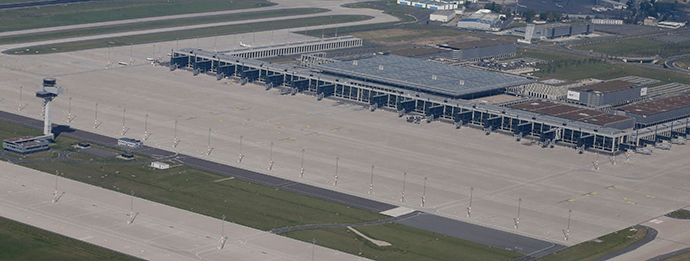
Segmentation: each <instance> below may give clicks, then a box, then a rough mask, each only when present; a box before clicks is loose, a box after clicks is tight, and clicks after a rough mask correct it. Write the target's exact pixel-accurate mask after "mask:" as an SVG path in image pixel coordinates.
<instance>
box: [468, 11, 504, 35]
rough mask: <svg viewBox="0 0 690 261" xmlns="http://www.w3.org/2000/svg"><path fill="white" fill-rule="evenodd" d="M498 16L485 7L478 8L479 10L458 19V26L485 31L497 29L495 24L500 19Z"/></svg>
mask: <svg viewBox="0 0 690 261" xmlns="http://www.w3.org/2000/svg"><path fill="white" fill-rule="evenodd" d="M499 18H500V16H499V14H494V13H491V11H490V10H487V9H480V10H479V11H477V12H474V13H473V14H470V15H468V16H466V17H464V18H462V19H460V21H458V27H459V28H466V29H478V30H485V31H498V28H497V27H496V24H497V23H498V21H499V20H500V19H499Z"/></svg>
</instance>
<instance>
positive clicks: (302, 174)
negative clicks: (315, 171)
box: [299, 149, 304, 178]
mask: <svg viewBox="0 0 690 261" xmlns="http://www.w3.org/2000/svg"><path fill="white" fill-rule="evenodd" d="M299 177H300V178H301V177H304V149H302V164H301V165H300V171H299Z"/></svg>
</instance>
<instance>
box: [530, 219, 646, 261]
mask: <svg viewBox="0 0 690 261" xmlns="http://www.w3.org/2000/svg"><path fill="white" fill-rule="evenodd" d="M646 235H647V230H646V229H644V228H641V227H635V228H634V229H633V228H626V229H623V230H620V231H616V232H613V233H611V234H608V235H605V236H602V237H600V238H597V239H595V240H592V241H587V242H584V243H580V244H577V245H575V246H571V247H569V248H566V249H563V250H561V251H558V252H556V253H553V254H550V255H548V256H545V257H542V258H539V259H537V260H538V261H550V260H554V261H556V260H557V261H575V260H578V261H585V260H593V259H596V258H598V257H602V256H604V255H607V254H610V253H613V252H616V251H618V250H621V249H624V248H626V247H627V246H629V245H631V244H633V243H635V242H637V241H639V240H641V239H643V238H644V237H645V236H646Z"/></svg>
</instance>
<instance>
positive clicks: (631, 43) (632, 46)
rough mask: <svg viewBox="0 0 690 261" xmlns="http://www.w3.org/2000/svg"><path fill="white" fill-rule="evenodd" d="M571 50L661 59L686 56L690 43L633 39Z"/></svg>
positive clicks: (582, 46)
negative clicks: (659, 57) (657, 57)
mask: <svg viewBox="0 0 690 261" xmlns="http://www.w3.org/2000/svg"><path fill="white" fill-rule="evenodd" d="M573 49H577V50H581V51H589V50H592V51H594V52H595V53H601V54H607V55H611V56H623V57H653V56H656V55H660V56H662V57H668V56H674V55H679V54H686V53H689V52H690V41H685V42H679V43H668V42H659V41H654V40H651V39H646V38H633V39H625V40H620V41H613V42H606V43H599V44H591V45H581V46H576V47H574V48H573Z"/></svg>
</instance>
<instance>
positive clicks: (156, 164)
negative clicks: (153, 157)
mask: <svg viewBox="0 0 690 261" xmlns="http://www.w3.org/2000/svg"><path fill="white" fill-rule="evenodd" d="M151 167H154V168H157V169H169V168H170V164H168V163H163V162H160V161H154V162H151Z"/></svg>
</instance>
